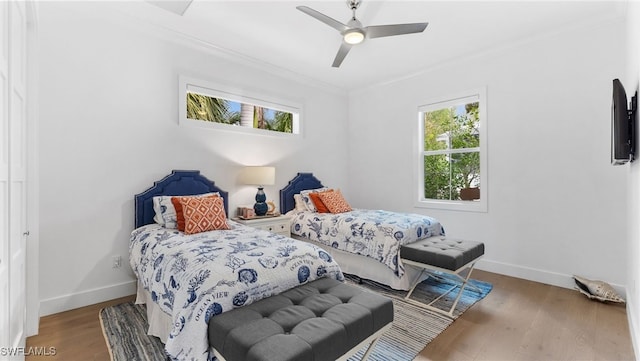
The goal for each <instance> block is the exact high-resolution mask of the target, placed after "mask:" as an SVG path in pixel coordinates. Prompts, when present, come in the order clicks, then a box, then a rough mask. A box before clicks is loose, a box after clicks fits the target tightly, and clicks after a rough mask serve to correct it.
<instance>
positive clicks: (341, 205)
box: [318, 189, 353, 213]
mask: <svg viewBox="0 0 640 361" xmlns="http://www.w3.org/2000/svg"><path fill="white" fill-rule="evenodd" d="M318 197H320V199H321V200H322V203H324V205H325V206H327V208H328V209H329V212H331V213H344V212H351V211H352V210H353V209H351V206H350V205H349V203H347V201H346V200H345V199H344V197H343V196H342V192H340V190H339V189H336V190H335V191H333V192H324V193H318Z"/></svg>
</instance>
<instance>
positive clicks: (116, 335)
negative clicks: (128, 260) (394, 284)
mask: <svg viewBox="0 0 640 361" xmlns="http://www.w3.org/2000/svg"><path fill="white" fill-rule="evenodd" d="M347 282H348V283H349V284H352V285H355V286H357V287H363V288H365V289H368V290H371V291H373V292H377V293H381V294H383V295H385V296H387V297H389V298H391V299H392V300H393V305H394V311H395V314H394V321H393V326H392V328H391V329H390V330H389V331H388V332H386V333H385V334H384V335H383V336H382V337H381V338H380V340H379V341H378V343H377V345H376V347H375V349H374V351H373V352H372V353H371V354H370V355H369V360H373V361H408V360H413V359H414V358H415V357H416V355H417V354H418V353H420V351H422V349H423V348H424V347H425V346H426V345H427V344H428V343H429V342H431V341H432V340H433V339H434V338H436V336H438V335H439V334H440V333H441V332H442V331H444V330H445V329H446V328H447V327H448V326H449V325H450V324H451V323H453V321H454V320H455V318H457V317H459V316H460V315H461V314H462V313H463V312H465V311H466V310H467V309H468V308H469V307H471V306H472V305H473V304H474V303H476V302H478V301H479V300H481V299H483V298H484V297H485V296H486V295H487V294H488V293H489V292H490V291H491V289H492V285H491V284H490V283H486V282H482V281H477V280H470V281H469V282H470V284H471V285H473V286H475V287H477V290H473V289H470V288H469V286H468V287H467V288H465V290H464V292H463V294H462V297H461V299H460V301H459V302H458V305H457V306H456V309H455V311H454V319H451V318H448V317H446V316H443V315H439V314H437V313H434V312H431V311H428V310H425V309H423V308H420V307H418V306H415V305H413V304H411V303H408V302H406V301H404V295H405V294H406V292H404V291H396V290H393V289H389V288H386V287H384V286H382V285H379V284H376V283H374V282H369V281H363V282H359V280H357V279H352V278H349V277H348V278H347ZM449 287H450V283H448V281H447V280H446V279H441V280H438V281H436V280H435V279H433V278H431V277H430V278H428V279H427V280H425V281H424V282H422V283H421V284H420V285H418V287H417V288H416V290H415V291H414V293H413V295H412V296H411V298H413V299H416V300H431V299H434V298H435V297H437V296H435V295H439V294H442V293H443V292H444V291H446V290H447V289H449ZM478 290H479V291H478ZM456 294H457V291H454V292H452V293H451V294H450V295H448V296H447V297H443V298H442V299H441V300H440V301H439V303H438V304H437V305H438V307H446V305H447V304H449V305H451V304H452V303H453V300H454V299H455V297H456ZM440 302H441V303H440ZM100 323H101V325H102V331H103V334H104V336H105V340H106V342H107V347H108V348H109V352H110V354H111V359H112V360H113V361H130V360H138V361H160V360H169V359H168V358H167V357H166V355H165V352H164V345H163V344H162V342H160V340H159V339H158V338H157V337H153V336H148V335H147V334H146V332H147V313H146V309H145V306H144V305H135V304H133V303H132V302H129V303H123V304H119V305H115V306H111V307H107V308H104V309H102V310H100ZM365 351H366V347H365V348H363V349H362V350H360V351H359V352H358V353H357V354H356V355H354V356H353V357H351V358H350V359H349V360H350V361H358V360H360V359H361V358H362V356H363V355H364V352H365Z"/></svg>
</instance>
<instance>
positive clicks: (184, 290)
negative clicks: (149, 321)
mask: <svg viewBox="0 0 640 361" xmlns="http://www.w3.org/2000/svg"><path fill="white" fill-rule="evenodd" d="M229 224H230V225H231V226H232V229H231V230H224V231H211V232H204V233H199V234H194V235H185V234H184V233H182V232H180V231H177V230H175V229H166V228H163V227H162V226H159V225H157V224H152V225H147V226H143V227H140V228H138V229H136V230H134V231H133V232H132V233H131V244H130V249H129V253H130V263H131V268H132V269H133V271H134V273H135V274H136V276H137V277H138V279H139V281H140V283H141V284H142V285H143V286H144V288H145V289H146V290H147V291H149V292H150V293H151V297H152V299H153V300H154V301H155V302H156V303H157V304H158V305H159V306H160V308H161V309H162V310H163V311H164V312H165V313H167V314H168V315H170V317H171V318H172V320H173V328H172V330H171V332H170V335H169V339H168V340H166V345H165V349H166V351H167V353H168V355H169V356H170V357H172V358H173V359H176V360H178V359H179V360H208V359H212V358H213V355H209V343H208V340H207V329H208V322H209V319H210V318H211V317H213V316H215V315H218V314H220V313H222V312H225V311H229V310H232V309H234V308H237V307H242V306H244V305H248V304H250V303H252V302H254V301H257V300H260V299H262V298H266V297H269V296H272V295H275V294H278V293H281V292H283V291H285V290H288V289H290V288H293V287H296V286H298V285H300V284H303V283H306V282H310V281H313V280H315V279H318V278H322V277H331V278H334V279H338V280H343V279H344V278H343V275H342V271H341V270H340V267H339V266H338V264H337V263H336V262H335V261H334V260H333V259H332V257H331V256H330V255H329V254H328V253H326V252H325V251H323V250H322V249H321V248H319V247H316V246H313V245H311V244H308V243H306V242H301V241H296V240H294V239H291V238H287V237H283V236H279V235H276V234H273V233H270V232H267V231H261V230H256V229H255V228H250V227H247V226H243V225H241V224H239V223H236V222H232V221H229Z"/></svg>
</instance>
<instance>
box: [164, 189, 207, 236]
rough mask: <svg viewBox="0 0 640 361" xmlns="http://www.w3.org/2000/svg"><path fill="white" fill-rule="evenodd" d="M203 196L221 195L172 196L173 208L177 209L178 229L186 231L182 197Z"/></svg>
mask: <svg viewBox="0 0 640 361" xmlns="http://www.w3.org/2000/svg"><path fill="white" fill-rule="evenodd" d="M202 197H219V196H218V195H215V194H214V195H208V196H202V195H197V196H184V197H171V203H173V208H175V209H176V225H177V227H178V231H182V232H184V223H185V222H184V211H183V210H182V203H180V200H181V199H186V198H202Z"/></svg>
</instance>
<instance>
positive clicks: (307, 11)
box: [296, 6, 349, 32]
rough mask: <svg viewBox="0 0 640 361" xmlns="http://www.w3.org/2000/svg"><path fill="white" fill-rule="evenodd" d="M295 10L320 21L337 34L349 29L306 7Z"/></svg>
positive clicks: (298, 7) (297, 7)
mask: <svg viewBox="0 0 640 361" xmlns="http://www.w3.org/2000/svg"><path fill="white" fill-rule="evenodd" d="M296 9H298V10H300V11H302V12H303V13H305V14H307V15H310V16H312V17H314V18H316V19H318V20H320V21H322V22H323V23H325V24H327V25H329V26H330V27H332V28H334V29H336V30H338V31H339V32H343V31H347V30H349V27H348V26H346V25H345V24H343V23H341V22H339V21H338V20H335V19H333V18H330V17H328V16H326V15H325V14H323V13H321V12H319V11H316V10H313V9H312V8H310V7H308V6H296Z"/></svg>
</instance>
